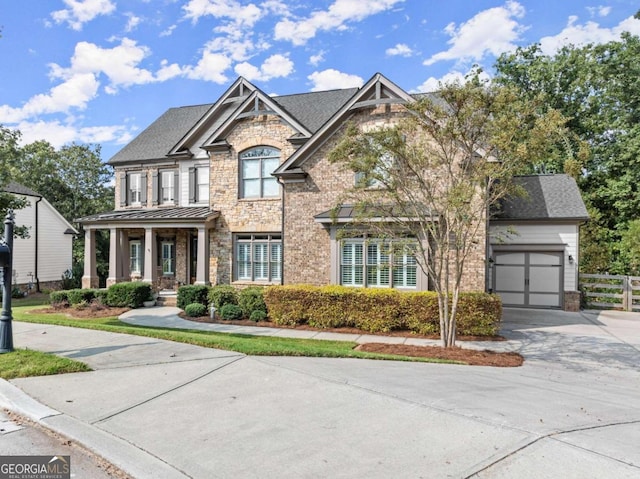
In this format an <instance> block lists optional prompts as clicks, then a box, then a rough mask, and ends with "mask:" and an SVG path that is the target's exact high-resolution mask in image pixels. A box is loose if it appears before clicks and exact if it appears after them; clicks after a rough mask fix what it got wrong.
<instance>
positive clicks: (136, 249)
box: [129, 240, 142, 276]
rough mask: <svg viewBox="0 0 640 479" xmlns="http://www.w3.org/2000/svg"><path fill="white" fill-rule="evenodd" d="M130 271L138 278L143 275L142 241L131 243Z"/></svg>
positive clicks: (132, 241)
mask: <svg viewBox="0 0 640 479" xmlns="http://www.w3.org/2000/svg"><path fill="white" fill-rule="evenodd" d="M129 271H130V273H131V274H133V275H136V276H139V275H141V274H142V242H141V241H140V240H131V241H129Z"/></svg>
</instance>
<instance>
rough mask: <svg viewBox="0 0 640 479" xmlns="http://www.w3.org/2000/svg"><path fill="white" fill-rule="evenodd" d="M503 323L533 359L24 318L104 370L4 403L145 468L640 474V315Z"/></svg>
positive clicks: (143, 473) (27, 343) (175, 472)
mask: <svg viewBox="0 0 640 479" xmlns="http://www.w3.org/2000/svg"><path fill="white" fill-rule="evenodd" d="M159 312H160V311H159ZM173 316H175V314H173ZM167 318H169V315H167ZM167 318H165V319H166V320H167V321H173V319H171V318H169V319H167ZM632 318H633V319H632ZM174 319H175V318H174ZM158 321H160V320H158ZM176 324H178V323H176ZM190 324H191V323H190ZM505 326H506V329H505V330H504V331H503V334H504V335H505V336H506V337H508V338H509V341H507V342H503V343H501V344H508V345H509V347H511V348H514V349H516V350H519V351H521V352H522V353H523V354H524V355H525V358H526V361H525V365H524V366H523V367H521V368H504V369H502V368H490V367H469V366H458V365H437V364H422V363H403V362H395V361H367V360H356V359H327V358H296V357H249V356H244V355H241V354H237V353H232V352H228V351H219V350H214V349H206V348H200V347H197V346H191V345H186V344H179V343H172V342H169V341H162V340H157V339H152V338H143V337H138V336H129V335H123V334H115V333H107V332H101V331H91V330H81V329H74V328H65V327H60V326H51V325H38V324H29V323H20V322H16V323H14V342H15V345H16V347H21V348H22V347H28V348H32V349H37V350H41V351H46V352H51V353H55V354H58V355H61V356H66V357H71V358H75V359H79V360H81V361H84V362H86V363H87V364H88V365H90V366H91V367H92V368H93V369H94V371H92V372H88V373H76V374H66V375H59V376H46V377H36V378H24V379H16V380H12V381H10V382H7V381H0V405H2V406H3V407H8V408H10V409H14V410H17V411H18V412H20V413H22V414H25V415H28V416H30V417H32V418H34V419H36V420H38V421H40V422H41V423H42V424H43V425H45V426H46V427H49V428H52V429H54V430H57V431H59V432H60V433H62V434H64V435H67V436H69V437H71V438H72V439H73V440H75V441H78V442H80V443H82V444H85V445H86V446H87V447H89V448H91V449H92V450H94V451H96V452H97V453H98V454H100V455H102V456H103V457H105V458H106V459H107V460H108V461H110V462H112V463H113V464H114V465H116V466H118V467H120V468H121V469H123V470H125V471H127V472H128V473H130V474H131V475H132V476H133V477H137V478H147V477H168V478H172V477H181V478H185V477H191V478H215V477H221V478H226V477H242V478H252V477H256V478H258V477H260V478H272V477H273V478H289V477H291V478H294V477H295V478H299V477H308V478H315V477H344V478H351V477H371V478H388V477H401V478H405V477H406V478H413V477H435V478H439V477H459V478H467V477H482V478H510V477H519V478H534V477H540V478H542V477H563V478H601V477H616V478H625V477H629V478H631V477H638V476H639V475H640V449H638V448H637V444H639V443H640V427H639V426H640V351H639V346H640V321H637V319H636V318H634V317H630V316H624V317H614V316H611V315H602V316H601V315H600V314H596V313H593V314H591V313H588V314H575V313H573V314H572V313H561V312H527V311H523V310H512V311H505ZM260 329H262V328H260ZM538 340H541V341H538ZM545 341H546V342H548V344H547V343H546V342H545ZM494 344H497V343H494ZM25 453H26V454H28V451H25Z"/></svg>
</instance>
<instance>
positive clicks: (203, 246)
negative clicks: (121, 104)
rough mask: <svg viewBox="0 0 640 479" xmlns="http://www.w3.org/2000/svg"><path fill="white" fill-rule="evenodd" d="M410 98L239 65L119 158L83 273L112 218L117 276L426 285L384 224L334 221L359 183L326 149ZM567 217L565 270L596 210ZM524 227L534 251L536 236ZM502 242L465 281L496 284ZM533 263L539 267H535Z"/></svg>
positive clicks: (376, 82)
mask: <svg viewBox="0 0 640 479" xmlns="http://www.w3.org/2000/svg"><path fill="white" fill-rule="evenodd" d="M412 100H413V97H412V96H411V95H409V94H408V93H407V92H405V91H404V90H402V89H401V88H399V87H398V86H397V85H395V84H394V83H393V82H391V81H389V80H388V79H387V78H385V77H384V76H383V75H380V74H376V75H375V76H373V77H372V78H371V79H370V80H369V81H368V82H367V83H366V84H365V85H364V86H363V87H361V88H359V89H356V88H352V89H344V90H332V91H324V92H311V93H303V94H297V95H285V96H269V95H267V94H266V93H264V92H262V91H261V90H260V89H258V88H257V87H255V86H254V85H252V84H251V83H249V82H248V81H247V80H245V79H243V78H239V79H237V80H236V81H235V82H234V83H233V84H232V85H231V86H230V87H229V89H228V90H227V91H226V92H225V93H224V94H223V95H222V96H221V97H220V98H219V99H218V101H217V102H216V103H214V104H208V105H199V106H190V107H181V108H172V109H169V110H168V111H167V112H165V113H164V114H163V115H162V116H161V117H160V118H158V119H157V120H156V121H155V122H154V123H152V124H151V125H150V126H149V127H148V128H147V129H146V130H144V131H143V132H142V133H140V135H138V136H137V137H136V138H135V139H134V140H133V141H132V142H131V143H129V144H128V145H127V146H125V147H124V148H123V149H122V150H121V151H120V152H118V153H117V154H116V155H115V156H114V157H113V158H111V159H110V160H109V163H110V164H111V165H112V166H113V167H114V168H115V172H116V185H115V190H116V194H115V196H116V198H115V200H116V203H115V209H114V211H111V212H108V213H103V214H98V215H92V216H88V217H85V218H80V219H79V221H80V222H81V223H82V224H83V226H84V229H85V235H86V243H85V273H84V277H83V286H85V287H95V286H97V283H98V277H97V274H96V259H95V231H96V230H99V229H108V230H109V231H110V238H111V248H110V265H109V266H110V267H109V278H108V280H107V283H108V284H113V283H115V282H118V281H123V280H130V279H140V280H143V281H148V282H151V283H153V284H156V285H159V286H163V287H174V286H176V285H177V284H188V283H194V284H233V285H237V286H239V287H243V286H248V285H267V284H281V283H286V284H292V283H310V284H330V283H335V284H344V285H350V286H359V287H367V286H369V287H372V286H380V287H394V288H398V289H403V290H427V289H429V282H428V280H427V278H426V276H425V275H424V274H422V273H421V271H420V268H418V267H416V263H415V259H414V258H413V257H412V256H411V255H410V254H408V253H407V254H402V255H400V254H397V255H395V257H393V258H392V257H390V256H389V255H385V254H383V252H382V248H380V247H379V245H378V243H377V242H376V240H375V238H366V239H365V238H362V237H354V238H345V237H340V236H339V235H338V234H337V230H338V227H339V226H340V225H342V226H343V225H344V224H345V223H348V222H349V221H351V220H352V219H353V218H352V216H351V215H352V211H351V209H350V208H348V207H344V208H342V209H340V210H339V211H338V212H337V215H336V214H333V213H331V210H332V208H334V206H335V205H336V203H337V201H338V200H339V198H340V195H341V194H342V193H344V192H345V191H347V190H348V189H350V188H351V187H352V186H353V185H354V184H355V175H354V174H353V173H352V172H349V171H345V170H343V169H341V168H340V167H339V166H337V165H333V164H330V163H329V162H328V160H327V154H328V152H329V151H331V149H332V148H333V147H334V145H335V144H336V142H337V141H338V139H339V137H340V134H341V132H342V130H343V127H344V125H345V122H346V121H347V120H349V121H352V122H356V123H357V124H359V125H361V127H363V128H375V127H376V126H379V125H383V124H387V123H388V122H389V121H390V120H392V119H393V118H395V117H396V116H397V115H401V114H402V113H403V111H404V106H403V104H405V103H406V102H410V101H412ZM563 178H564V179H565V180H566V182H568V183H570V182H571V181H572V180H570V179H569V178H568V177H564V176H563ZM528 185H529V183H527V182H525V184H524V185H523V186H525V188H527V187H528ZM573 185H574V186H575V183H573ZM571 192H572V193H571V194H572V195H574V196H575V197H573V196H572V202H579V204H580V205H582V201H581V200H580V195H579V193H578V190H577V188H574V189H572V190H571ZM532 193H533V195H532V196H535V197H536V198H537V196H536V195H537V192H536V191H533V192H532ZM546 200H547V198H546V197H545V198H544V199H542V200H540V201H543V202H544V201H546ZM545 204H546V203H545ZM572 204H573V203H572ZM558 206H559V207H560V208H564V206H563V205H558ZM582 208H584V205H582ZM504 211H505V215H506V214H507V211H508V210H506V209H505V210H504ZM561 217H562V218H561V220H562V221H564V223H562V222H560V221H556V219H555V218H553V219H552V218H541V217H537V218H536V219H537V220H540V221H542V222H546V223H548V224H549V225H550V226H549V227H550V228H551V230H550V231H553V228H556V229H557V230H558V231H560V230H561V229H563V228H565V223H566V225H569V226H571V227H572V228H573V232H574V233H573V234H574V238H573V239H571V240H567V239H566V238H565V239H562V238H560V234H558V235H557V236H558V238H559V239H558V241H560V240H561V239H562V241H564V243H562V244H563V245H564V249H563V253H564V254H563V255H562V258H560V259H561V261H562V265H561V268H563V274H562V277H563V278H567V277H569V278H570V277H575V275H576V274H577V259H578V257H577V249H575V250H574V249H573V248H574V246H575V245H576V244H577V240H578V239H577V226H576V225H577V224H578V223H579V222H580V221H583V220H584V219H585V218H586V212H584V214H582V212H580V214H579V215H576V214H575V212H574V211H568V212H567V213H566V214H562V215H561ZM509 220H510V218H509V217H508V216H504V215H503V216H502V217H501V218H500V221H502V222H503V223H504V222H506V223H507V224H508V223H509ZM514 220H517V221H518V222H524V223H527V221H528V219H527V218H520V217H517V216H514ZM503 223H501V224H503ZM546 223H545V224H546ZM492 224H493V223H492ZM525 226H526V225H525ZM487 229H488V228H487ZM563 231H564V230H563ZM550 236H552V235H550ZM520 238H521V239H523V240H524V241H523V242H521V243H520V248H521V251H524V252H526V253H528V252H529V251H530V250H529V249H528V248H529V246H530V244H532V243H536V242H537V240H534V239H532V240H531V241H529V240H528V239H527V238H528V236H527V235H521V237H520ZM563 238H564V237H563ZM549 241H550V242H551V239H549ZM485 243H486V247H485V246H484V244H485ZM553 244H554V246H553V248H552V249H551V251H554V252H555V251H557V248H559V247H560V243H556V242H555V239H554V243H553ZM550 248H551V247H550ZM494 249H495V252H493V250H492V249H491V245H490V241H488V240H487V241H486V242H484V241H480V242H479V247H478V248H477V251H475V252H474V254H473V257H471V258H470V259H469V261H468V266H469V268H468V274H467V275H466V276H465V278H464V280H463V289H465V290H485V289H490V288H491V287H492V286H491V284H492V283H491V279H492V274H493V273H492V272H491V271H490V267H489V265H490V264H491V262H490V261H487V258H489V257H490V255H492V254H493V255H496V254H498V258H497V259H503V258H502V257H501V256H500V254H499V253H498V252H499V251H500V249H499V247H498V246H497V245H496V246H495V247H494ZM538 249H539V246H535V248H534V250H535V251H538ZM534 250H532V251H534ZM502 251H505V250H502ZM569 254H570V255H571V257H572V259H573V260H572V261H569V260H568V255H569ZM527 258H529V259H530V257H529V256H527ZM492 261H494V263H495V261H496V259H494V258H492ZM496 269H497V270H498V279H497V280H494V283H498V284H499V283H501V281H502V279H501V278H502V276H501V274H502V269H501V268H496ZM383 270H384V271H388V274H387V273H385V274H381V271H383ZM532 271H534V272H537V270H531V268H529V270H527V272H528V273H529V274H530V273H531V272H532ZM558 288H561V289H560V291H564V290H566V288H571V289H569V290H567V291H569V292H572V291H573V292H575V291H576V284H575V282H571V281H567V280H566V279H565V280H564V281H563V282H562V283H559V284H558ZM527 298H528V300H529V302H526V301H516V300H517V298H515V297H513V298H512V297H509V298H507V297H506V296H505V299H508V301H507V303H508V304H521V305H534V304H537V303H535V302H532V301H531V299H532V296H531V294H529V295H528V296H527ZM533 299H535V298H533ZM544 306H548V307H563V306H569V302H567V304H565V299H564V295H562V294H560V295H559V302H557V303H556V304H545V305H544ZM571 307H573V302H571Z"/></svg>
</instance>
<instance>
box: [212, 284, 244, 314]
mask: <svg viewBox="0 0 640 479" xmlns="http://www.w3.org/2000/svg"><path fill="white" fill-rule="evenodd" d="M208 299H209V304H213V305H214V306H215V307H216V309H220V308H222V307H223V306H224V305H225V304H235V305H237V304H238V291H237V290H236V289H235V288H234V287H233V286H230V285H228V284H219V285H217V286H214V287H213V288H211V289H210V290H209V298H208Z"/></svg>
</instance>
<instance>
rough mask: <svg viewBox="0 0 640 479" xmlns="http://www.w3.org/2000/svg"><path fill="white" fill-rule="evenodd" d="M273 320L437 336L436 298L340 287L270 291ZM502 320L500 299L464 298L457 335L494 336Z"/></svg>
mask: <svg viewBox="0 0 640 479" xmlns="http://www.w3.org/2000/svg"><path fill="white" fill-rule="evenodd" d="M264 300H265V303H266V305H267V308H268V311H269V318H270V319H271V320H272V321H273V322H274V323H276V324H282V325H289V326H296V325H299V324H308V325H310V326H314V327H317V328H338V327H356V328H359V329H361V330H363V331H368V332H372V333H375V332H388V331H393V330H409V331H412V332H415V333H418V334H439V332H440V319H439V313H438V296H437V294H436V293H435V292H432V291H425V292H400V291H396V290H389V289H373V288H371V289H358V288H346V287H342V286H324V287H317V286H305V285H303V286H271V287H269V288H267V289H265V291H264ZM501 315H502V305H501V302H500V299H499V297H497V296H495V295H491V294H488V293H460V299H459V301H458V313H457V333H458V334H459V335H474V336H493V335H495V334H497V332H498V330H499V326H500V318H501Z"/></svg>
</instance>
